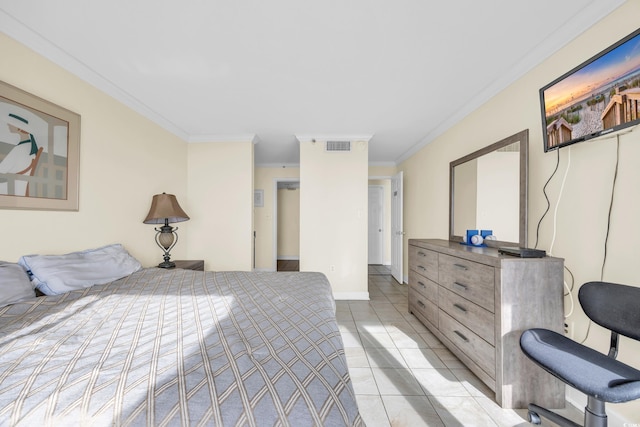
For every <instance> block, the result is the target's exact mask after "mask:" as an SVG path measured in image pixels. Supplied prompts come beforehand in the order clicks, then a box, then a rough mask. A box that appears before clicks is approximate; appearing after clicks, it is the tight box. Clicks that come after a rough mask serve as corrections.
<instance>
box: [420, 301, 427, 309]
mask: <svg viewBox="0 0 640 427" xmlns="http://www.w3.org/2000/svg"><path fill="white" fill-rule="evenodd" d="M418 305H419V306H420V307H422V308H426V307H427V306H426V305H424V303H423V302H422V301H420V300H418Z"/></svg>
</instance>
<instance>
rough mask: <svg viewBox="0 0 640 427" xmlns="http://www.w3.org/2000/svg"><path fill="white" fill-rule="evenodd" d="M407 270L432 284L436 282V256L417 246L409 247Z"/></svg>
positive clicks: (434, 253)
mask: <svg viewBox="0 0 640 427" xmlns="http://www.w3.org/2000/svg"><path fill="white" fill-rule="evenodd" d="M409 269H410V270H413V271H415V272H416V273H418V274H420V275H422V276H425V277H426V278H428V279H431V280H433V281H434V282H437V281H438V254H437V253H436V252H433V251H430V250H427V249H422V248H419V247H417V246H411V245H410V246H409Z"/></svg>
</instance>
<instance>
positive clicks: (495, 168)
mask: <svg viewBox="0 0 640 427" xmlns="http://www.w3.org/2000/svg"><path fill="white" fill-rule="evenodd" d="M528 163H529V130H528V129H525V130H523V131H521V132H518V133H516V134H515V135H512V136H510V137H508V138H505V139H503V140H501V141H498V142H496V143H494V144H491V145H489V146H487V147H485V148H482V149H480V150H478V151H476V152H473V153H471V154H468V155H466V156H464V157H461V158H459V159H457V160H454V161H452V162H451V163H450V164H449V240H451V241H457V242H462V241H463V240H464V238H463V236H466V231H467V230H492V231H493V235H494V236H495V237H496V239H497V240H493V241H489V240H486V241H485V242H486V244H487V245H488V246H496V247H497V246H520V247H527V188H528V176H529V170H528Z"/></svg>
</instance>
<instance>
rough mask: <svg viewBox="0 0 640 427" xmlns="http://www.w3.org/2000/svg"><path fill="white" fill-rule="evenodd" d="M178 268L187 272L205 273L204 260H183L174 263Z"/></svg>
mask: <svg viewBox="0 0 640 427" xmlns="http://www.w3.org/2000/svg"><path fill="white" fill-rule="evenodd" d="M173 262H174V263H175V264H176V268H184V269H185V270H196V271H204V260H202V259H187V260H184V259H181V260H176V261H173Z"/></svg>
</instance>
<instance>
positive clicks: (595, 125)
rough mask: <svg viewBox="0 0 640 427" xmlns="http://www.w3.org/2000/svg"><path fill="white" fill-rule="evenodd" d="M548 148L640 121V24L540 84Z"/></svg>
mask: <svg viewBox="0 0 640 427" xmlns="http://www.w3.org/2000/svg"><path fill="white" fill-rule="evenodd" d="M540 101H541V109H542V123H543V136H544V150H545V152H546V151H549V150H552V149H556V148H559V147H563V146H566V145H569V144H573V143H576V142H580V141H584V140H587V139H591V138H595V137H597V136H600V135H603V134H606V133H610V132H614V131H617V130H620V129H623V128H626V127H629V126H634V125H636V124H639V123H640V30H637V31H635V32H634V33H632V34H630V35H629V36H627V37H625V38H624V39H622V40H620V41H619V42H617V43H616V44H614V45H612V46H610V47H609V48H607V49H605V50H604V51H602V52H601V53H599V54H598V55H596V56H594V57H592V58H591V59H589V60H588V61H585V62H584V63H582V64H580V65H579V66H578V67H576V68H574V69H573V70H571V71H569V72H568V73H566V74H564V75H563V76H561V77H559V78H558V79H556V80H554V81H553V82H551V83H549V84H548V85H547V86H545V87H543V88H542V89H540Z"/></svg>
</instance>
